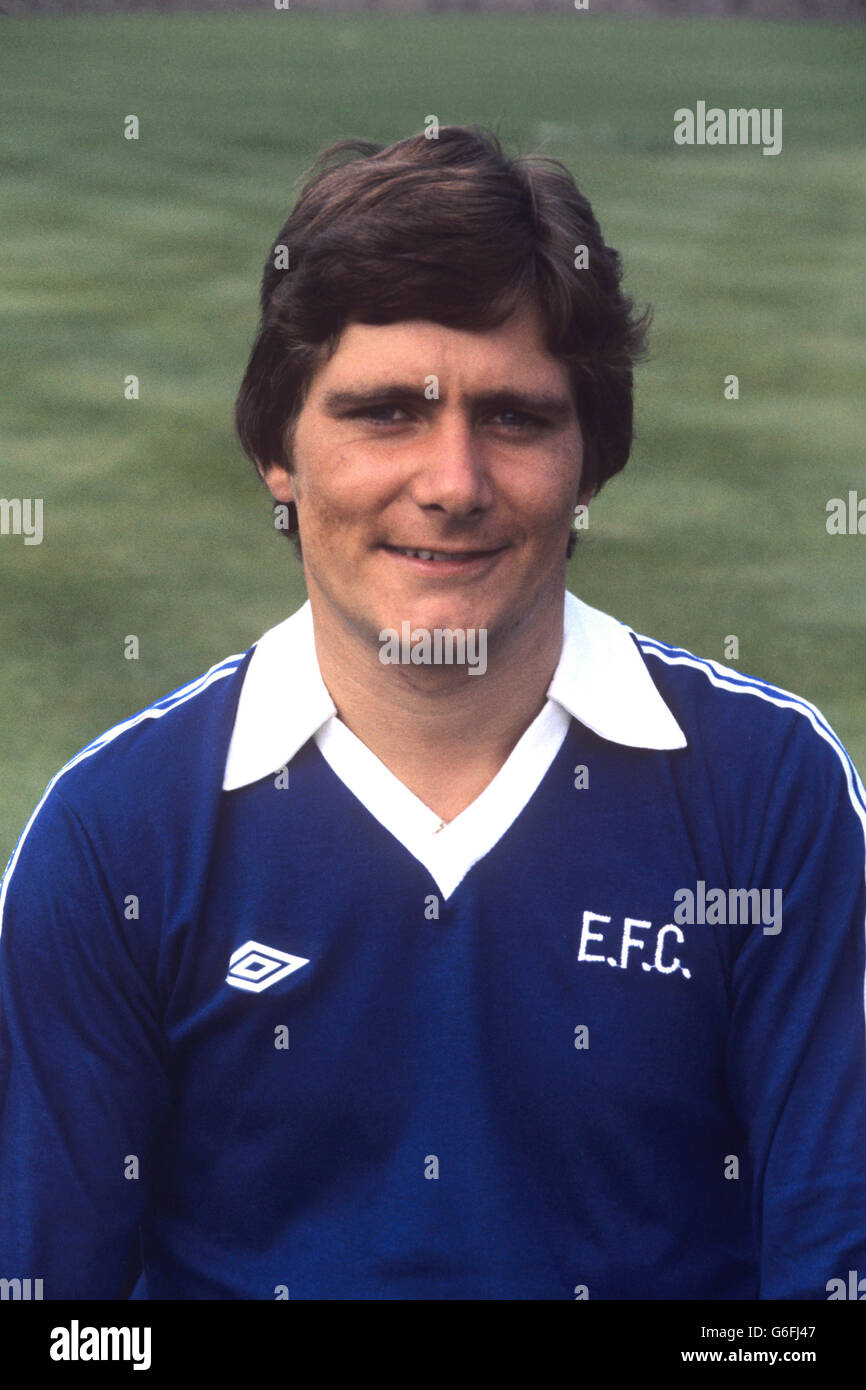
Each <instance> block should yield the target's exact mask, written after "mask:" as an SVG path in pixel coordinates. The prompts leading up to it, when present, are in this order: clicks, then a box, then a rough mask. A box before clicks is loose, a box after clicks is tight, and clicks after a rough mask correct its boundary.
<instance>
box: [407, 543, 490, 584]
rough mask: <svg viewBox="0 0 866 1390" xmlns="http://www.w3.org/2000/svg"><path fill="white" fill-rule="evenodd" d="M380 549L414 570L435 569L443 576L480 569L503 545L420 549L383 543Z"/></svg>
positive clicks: (424, 571)
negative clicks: (494, 546)
mask: <svg viewBox="0 0 866 1390" xmlns="http://www.w3.org/2000/svg"><path fill="white" fill-rule="evenodd" d="M382 549H383V550H386V551H387V552H388V554H389V555H393V556H394V558H395V559H397V560H400V561H402V562H405V563H406V564H407V565H410V566H411V567H412V569H414V570H415V571H416V572H420V573H427V574H430V573H433V572H434V571H435V572H436V573H438V574H440V575H442V576H443V577H444V576H446V575H452V574H464V573H466V572H467V571H468V570H475V569H480V568H482V567H483V566H485V565H487V564H488V563H489V562H490V561H491V560H494V559H496V558H497V557H498V556H499V555H501V554H502V551H503V549H504V547H503V546H500V547H499V548H498V549H497V550H420V549H415V548H414V547H412V546H401V545H385V546H383V547H382Z"/></svg>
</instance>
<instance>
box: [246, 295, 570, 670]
mask: <svg viewBox="0 0 866 1390" xmlns="http://www.w3.org/2000/svg"><path fill="white" fill-rule="evenodd" d="M437 397H438V398H437ZM292 456H293V464H294V467H293V471H292V473H291V475H289V474H288V473H287V472H286V470H285V469H282V468H279V467H277V466H271V467H270V468H268V469H266V470H265V473H264V476H265V479H266V481H267V483H268V486H269V488H270V490H271V492H272V494H273V496H274V498H275V499H276V500H277V501H280V502H287V501H294V502H295V504H296V506H297V509H298V524H299V529H300V537H301V543H302V545H303V559H304V567H305V571H306V577H307V587H308V590H309V593H310V598H311V601H312V603H313V609H314V613H315V612H316V608H317V604H326V605H327V606H328V608H329V610H330V613H329V615H328V617H329V619H330V618H336V619H337V620H339V621H340V622H341V623H342V624H344V625H347V626H348V627H349V628H351V629H352V630H353V631H354V632H355V633H357V634H359V635H360V636H362V637H363V639H364V640H365V641H369V642H371V643H375V644H376V645H377V646H378V643H379V633H380V631H381V630H382V629H383V628H386V627H388V628H396V629H397V630H398V631H399V630H400V625H401V623H402V622H404V621H406V620H408V621H409V622H410V623H411V624H412V626H413V628H415V627H426V628H428V629H433V628H437V627H438V628H468V627H474V628H482V627H483V628H486V629H487V631H488V641H490V642H492V641H493V640H494V639H495V635H496V634H497V632H499V633H505V632H507V631H514V630H515V629H516V628H518V627H519V626H520V624H521V623H522V622H524V621H526V620H527V619H531V617H532V615H533V614H534V613H535V612H537V611H538V607H539V605H540V604H541V605H543V604H546V603H550V604H559V603H561V599H562V591H563V588H564V580H565V548H566V544H567V540H568V535H569V528H570V525H571V520H572V516H573V511H574V507H575V504H576V503H577V501H578V498H579V495H580V475H581V464H582V441H581V435H580V428H579V424H578V419H577V413H576V409H575V406H574V402H573V399H572V394H571V390H570V386H569V381H568V375H567V372H566V368H565V366H564V364H563V363H561V362H559V361H558V360H557V359H556V358H554V357H551V356H550V354H549V353H548V352H547V350H546V348H545V346H544V343H543V341H542V335H541V324H540V321H539V318H538V315H537V313H536V312H535V311H534V310H521V311H520V312H519V313H516V314H514V315H513V316H512V317H511V318H510V319H508V320H507V321H506V322H505V323H504V324H503V325H501V326H500V327H499V328H497V329H493V330H490V331H487V332H468V331H465V330H462V329H453V328H445V327H442V326H441V325H440V324H436V323H432V322H430V321H428V320H413V321H408V320H404V321H401V322H398V323H393V324H385V325H371V324H361V323H354V322H352V323H349V324H348V325H347V327H346V328H345V330H344V332H343V334H342V336H341V338H340V340H339V343H338V346H337V349H336V351H335V353H334V355H333V356H332V357H331V359H330V360H329V361H328V362H326V363H324V364H323V365H322V366H321V367H320V368H319V369H318V371H317V372H316V374H315V375H314V377H313V379H312V382H311V385H310V390H309V393H308V396H307V399H306V401H305V403H304V406H303V408H302V410H301V412H300V414H299V416H298V418H297V421H296V424H295V430H294V443H293V449H292ZM581 500H586V499H585V498H581ZM406 549H411V550H414V551H419V550H420V551H425V552H433V553H434V558H432V559H430V558H426V559H425V558H418V557H411V556H408V555H406V554H404V553H401V552H403V551H405V550H406Z"/></svg>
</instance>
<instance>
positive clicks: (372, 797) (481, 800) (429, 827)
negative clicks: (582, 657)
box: [314, 700, 571, 899]
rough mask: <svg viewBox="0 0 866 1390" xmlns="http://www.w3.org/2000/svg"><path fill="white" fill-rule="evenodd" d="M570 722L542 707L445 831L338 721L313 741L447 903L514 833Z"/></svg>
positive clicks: (556, 709)
mask: <svg viewBox="0 0 866 1390" xmlns="http://www.w3.org/2000/svg"><path fill="white" fill-rule="evenodd" d="M570 723H571V716H570V715H569V714H568V712H567V711H566V710H564V709H563V708H562V706H561V705H558V704H556V703H555V701H553V700H547V702H546V703H545V705H544V707H543V709H542V710H541V711H540V712H539V714H537V715H536V717H535V719H533V721H532V723H531V724H530V725H529V728H528V729H526V731H525V732H524V733H523V734H522V735H521V737H520V739H519V740H518V741H517V743H516V744H515V746H514V748H512V750H511V752H510V753H509V755H508V757H507V758H506V760H505V762H504V763H503V765H502V767H501V768H500V769H499V771H498V772H497V773H496V776H495V777H494V778H493V780H492V781H491V782H489V783H488V784H487V786H486V787H485V788H484V791H483V792H481V793H480V795H479V796H477V797H476V798H475V800H474V801H473V802H471V804H470V805H469V806H467V807H466V808H465V810H463V811H461V812H460V814H459V815H457V816H455V817H454V819H453V820H451V821H448V822H447V823H443V821H442V820H441V818H440V817H439V816H437V815H436V813H435V812H434V811H431V809H430V807H429V806H426V805H425V804H424V802H423V801H421V800H420V799H419V798H418V797H417V796H416V795H415V794H414V792H411V791H410V790H409V788H408V787H406V786H404V784H403V783H402V782H401V781H400V779H399V778H398V777H395V775H394V773H393V772H391V771H390V769H389V768H387V767H386V766H385V764H384V763H383V762H381V760H380V759H379V758H377V757H376V755H375V753H372V752H371V751H370V749H369V748H368V747H367V745H366V744H365V743H362V742H361V740H360V739H359V738H358V737H357V736H356V735H355V734H353V733H352V731H351V729H350V728H349V727H348V726H347V725H346V724H344V723H343V722H342V720H340V719H329V720H328V721H327V723H325V724H324V725H323V726H322V727H321V728H320V729H319V730H318V732H317V733H316V734H315V736H314V737H315V742H316V746H317V747H318V749H319V751H320V753H321V754H322V757H323V758H324V759H325V761H326V762H327V763H328V764H329V766H330V767H331V768H332V769H333V771H334V772H335V773H336V775H337V776H338V777H339V778H340V781H341V782H343V783H344V784H345V785H346V786H347V787H348V788H349V791H350V792H352V793H353V795H354V796H356V797H357V798H358V800H359V801H360V802H361V803H362V805H363V806H365V807H366V809H367V810H368V811H369V812H370V814H371V815H372V816H375V818H376V820H377V821H379V823H380V824H381V825H383V826H384V827H385V829H386V830H388V831H390V833H391V834H392V835H393V836H394V838H395V840H398V841H399V842H400V844H401V845H402V846H403V847H404V849H406V850H408V852H409V853H410V854H411V855H412V857H413V858H414V859H417V860H418V862H419V863H420V864H423V865H424V868H425V869H426V870H427V872H428V873H429V874H430V877H431V878H432V879H433V881H434V882H435V884H436V886H437V887H438V889H439V891H440V893H441V894H442V896H443V898H445V899H448V898H450V897H451V894H452V893H453V892H454V890H455V888H457V886H458V885H459V884H460V883H461V882H462V881H463V879H464V878H465V877H466V875H467V873H468V872H469V870H470V869H471V868H472V866H473V864H477V863H478V861H479V860H480V859H483V858H484V856H485V855H486V854H489V852H490V850H492V849H493V847H494V846H495V845H496V844H498V842H499V841H500V840H501V839H502V836H503V835H504V834H505V832H506V830H508V828H509V827H510V826H511V825H513V823H514V821H515V820H516V819H517V817H518V816H519V815H520V812H521V811H522V810H523V808H524V807H525V806H526V804H527V802H528V801H529V799H530V797H531V796H532V794H533V793H534V792H535V791H536V789H537V788H538V786H539V785H540V783H541V781H542V779H543V778H544V776H545V774H546V772H547V771H548V768H549V767H550V765H551V763H552V762H553V760H554V758H555V757H556V755H557V753H558V752H559V750H560V748H561V747H562V743H563V740H564V739H565V736H566V734H567V733H568V726H569V724H570Z"/></svg>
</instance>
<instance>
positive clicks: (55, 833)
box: [0, 788, 169, 1299]
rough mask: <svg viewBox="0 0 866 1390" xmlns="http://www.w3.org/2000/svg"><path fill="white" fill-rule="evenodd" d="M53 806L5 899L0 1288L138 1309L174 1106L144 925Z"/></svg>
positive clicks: (38, 820) (72, 818)
mask: <svg viewBox="0 0 866 1390" xmlns="http://www.w3.org/2000/svg"><path fill="white" fill-rule="evenodd" d="M110 868H112V869H114V870H116V871H118V872H115V873H113V874H109V876H106V873H105V871H104V866H102V865H100V864H99V863H98V862H97V861H96V856H95V854H94V852H93V848H92V845H91V842H90V839H89V837H88V835H87V832H86V829H85V827H84V826H83V825H82V824H81V822H80V821H79V819H78V818H77V816H76V815H75V813H74V812H73V811H72V810H71V809H70V807H69V806H68V805H67V804H66V802H65V801H64V799H63V797H62V796H61V795H60V793H59V791H58V790H57V789H56V788H55V789H53V790H51V791H49V793H48V795H47V796H46V798H45V799H44V801H43V803H42V805H41V808H40V809H39V810H38V812H37V813H36V815H35V818H33V819H32V820H31V823H30V825H29V828H28V830H27V831H26V832H25V834H24V836H23V837H22V840H21V841H20V842H19V845H18V848H17V850H16V852H15V854H14V855H13V857H12V859H11V860H10V863H9V865H8V867H7V871H6V874H5V877H4V881H3V885H2V890H0V906H2V918H0V1276H2V1277H5V1278H7V1279H15V1278H20V1279H26V1278H30V1279H41V1280H42V1281H43V1284H42V1288H43V1297H44V1298H46V1299H56V1298H127V1297H128V1296H129V1293H130V1291H131V1289H132V1287H133V1285H134V1284H135V1280H136V1277H137V1275H138V1273H139V1269H140V1260H139V1253H138V1250H139V1240H138V1225H139V1221H140V1219H141V1215H142V1211H143V1209H144V1205H145V1202H146V1191H147V1181H148V1174H149V1171H150V1160H151V1155H152V1153H153V1150H154V1146H155V1144H156V1142H157V1139H158V1135H159V1131H160V1128H161V1126H162V1125H163V1124H164V1122H165V1120H166V1117H167V1114H168V1106H169V1086H168V1080H167V1076H166V1070H165V1046H164V1042H163V1037H162V1032H161V1028H160V1023H159V1007H158V1002H157V997H156V990H155V988H154V986H153V983H152V979H151V978H150V972H149V971H148V969H147V960H148V955H147V950H148V949H149V948H146V947H145V943H144V942H143V940H142V939H141V938H140V937H139V938H138V939H137V938H136V935H135V934H136V933H137V932H138V933H141V932H142V930H143V928H142V924H141V923H139V922H137V921H136V920H134V917H133V920H130V921H127V920H126V914H125V910H124V896H123V894H124V886H123V883H122V882H121V881H120V880H121V879H122V876H123V871H122V870H121V869H119V866H110Z"/></svg>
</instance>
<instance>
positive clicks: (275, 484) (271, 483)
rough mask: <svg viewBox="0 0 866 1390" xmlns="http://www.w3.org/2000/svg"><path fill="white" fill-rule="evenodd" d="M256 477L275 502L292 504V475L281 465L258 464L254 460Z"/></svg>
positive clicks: (293, 498) (293, 496) (293, 497)
mask: <svg viewBox="0 0 866 1390" xmlns="http://www.w3.org/2000/svg"><path fill="white" fill-rule="evenodd" d="M256 469H257V471H258V475H259V477H260V478H261V480H262V482H263V483H264V485H265V487H266V488H267V489H268V491H269V492H270V494H271V496H272V497H273V499H274V501H275V502H294V500H295V495H294V488H293V485H292V475H291V473H290V472H289V470H288V469H287V468H285V467H283V465H282V464H281V463H259V461H258V459H257V460H256Z"/></svg>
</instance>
